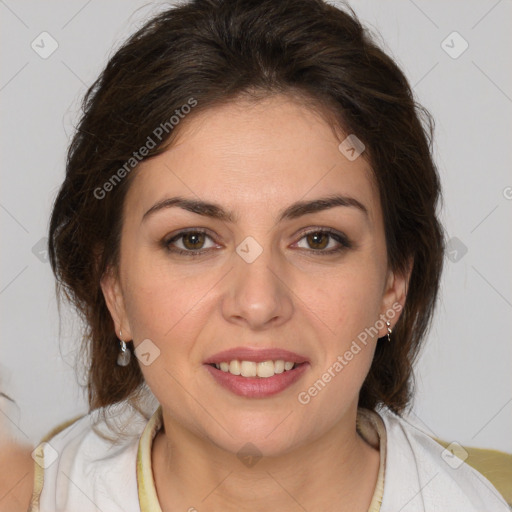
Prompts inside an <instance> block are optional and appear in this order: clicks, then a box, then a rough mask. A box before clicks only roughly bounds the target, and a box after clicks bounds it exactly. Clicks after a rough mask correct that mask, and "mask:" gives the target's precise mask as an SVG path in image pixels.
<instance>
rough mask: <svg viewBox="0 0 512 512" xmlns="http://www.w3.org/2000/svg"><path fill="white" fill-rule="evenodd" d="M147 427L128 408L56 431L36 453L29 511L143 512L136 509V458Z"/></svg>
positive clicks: (101, 413)
mask: <svg viewBox="0 0 512 512" xmlns="http://www.w3.org/2000/svg"><path fill="white" fill-rule="evenodd" d="M147 421H148V420H147V418H146V417H145V416H143V415H142V414H140V413H139V412H137V411H135V410H133V409H132V408H129V407H128V406H127V405H126V404H125V405H124V406H123V407H119V408H117V409H115V408H109V409H108V410H103V409H101V410H97V411H93V412H91V413H89V414H87V415H84V416H82V417H80V418H78V419H76V420H74V421H70V422H67V423H65V424H63V425H60V426H59V427H57V428H56V429H54V430H53V431H52V432H51V433H50V434H49V435H48V436H45V438H44V439H43V440H42V442H41V443H40V444H39V445H38V446H37V447H36V449H35V450H34V461H35V464H34V489H33V494H32V500H31V507H30V511H31V512H46V511H52V512H55V511H58V510H74V511H75V512H80V511H82V510H83V511H85V510H90V509H91V506H92V504H94V506H96V507H99V508H100V509H102V510H109V511H112V512H115V511H118V510H119V511H121V510H125V511H130V510H134V511H138V508H133V507H134V506H135V507H137V505H138V497H137V482H136V471H135V468H136V457H137V447H138V439H139V437H140V435H141V433H142V431H143V430H144V427H145V425H146V424H147ZM116 432H117V433H118V435H116ZM130 507H131V508H130Z"/></svg>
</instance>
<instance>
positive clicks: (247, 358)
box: [204, 347, 310, 398]
mask: <svg viewBox="0 0 512 512" xmlns="http://www.w3.org/2000/svg"><path fill="white" fill-rule="evenodd" d="M228 362H231V364H230V365H229V367H230V371H228V370H227V368H226V365H227V363H228ZM238 362H241V372H238V371H236V370H235V371H234V372H233V371H232V368H231V366H233V363H235V367H236V368H238ZM274 362H275V363H276V364H275V365H274ZM278 362H279V363H278ZM277 364H279V366H280V368H279V370H278V369H277ZM283 365H284V367H283V368H281V366H283ZM260 366H265V367H266V366H271V367H272V368H271V369H272V371H270V370H269V369H267V368H264V369H263V370H264V375H261V370H262V368H260ZM309 366H310V365H309V361H308V359H307V358H306V357H304V356H302V355H300V354H297V353H295V352H290V351H289V350H283V349H253V348H248V347H238V348H234V349H230V350H225V351H223V352H218V353H217V354H215V355H213V356H211V357H209V358H208V359H206V360H205V362H204V367H205V369H206V370H207V371H208V373H209V374H210V376H211V377H212V378H213V380H214V381H215V382H216V383H217V384H219V385H220V386H221V387H223V388H225V389H226V390H228V391H230V392H231V393H234V394H236V395H239V396H243V397H245V398H265V397H269V396H272V395H275V394H277V393H280V392H282V391H284V390H285V389H287V388H288V387H290V386H292V385H293V384H294V383H295V382H297V381H298V380H299V379H300V378H301V377H302V376H303V375H304V373H305V372H307V370H308V368H309ZM244 367H252V372H251V371H250V370H251V368H249V371H245V370H246V368H244ZM256 367H258V371H257V373H258V375H255V372H254V368H256ZM278 372H279V373H278ZM239 373H242V375H240V374H239Z"/></svg>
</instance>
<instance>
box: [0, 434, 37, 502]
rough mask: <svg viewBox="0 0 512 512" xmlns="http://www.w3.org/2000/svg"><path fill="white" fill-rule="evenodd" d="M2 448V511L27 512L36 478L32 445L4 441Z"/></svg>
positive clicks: (0, 479) (0, 491)
mask: <svg viewBox="0 0 512 512" xmlns="http://www.w3.org/2000/svg"><path fill="white" fill-rule="evenodd" d="M0 448H1V449H0V474H1V475H2V476H1V477H0V512H18V511H19V512H26V511H27V508H28V506H29V502H30V497H31V495H32V484H33V479H34V461H33V460H32V457H31V456H30V455H31V452H32V447H30V446H27V445H20V444H15V443H5V444H4V443H2V444H1V447H0Z"/></svg>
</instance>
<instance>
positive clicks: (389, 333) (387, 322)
mask: <svg viewBox="0 0 512 512" xmlns="http://www.w3.org/2000/svg"><path fill="white" fill-rule="evenodd" d="M386 325H387V327H388V342H390V341H391V333H392V332H393V331H392V330H391V323H390V322H389V320H386Z"/></svg>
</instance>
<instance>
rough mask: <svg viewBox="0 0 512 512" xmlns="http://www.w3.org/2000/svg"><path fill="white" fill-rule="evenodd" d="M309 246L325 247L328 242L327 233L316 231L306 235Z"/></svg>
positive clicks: (315, 247) (314, 247)
mask: <svg viewBox="0 0 512 512" xmlns="http://www.w3.org/2000/svg"><path fill="white" fill-rule="evenodd" d="M306 238H307V241H308V244H309V246H310V247H311V248H312V249H325V248H326V247H327V245H328V243H329V238H330V236H329V235H328V234H327V233H322V232H321V231H318V232H316V233H310V234H309V235H307V236H306Z"/></svg>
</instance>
